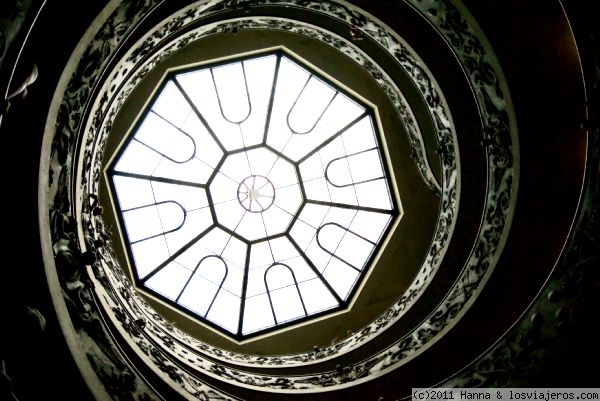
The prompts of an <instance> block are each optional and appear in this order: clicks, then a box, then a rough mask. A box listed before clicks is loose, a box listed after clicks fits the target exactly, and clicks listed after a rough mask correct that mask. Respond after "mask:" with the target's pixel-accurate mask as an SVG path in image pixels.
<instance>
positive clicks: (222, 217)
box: [109, 50, 400, 339]
mask: <svg viewBox="0 0 600 401" xmlns="http://www.w3.org/2000/svg"><path fill="white" fill-rule="evenodd" d="M382 146H383V141H382V140H381V137H380V134H379V132H378V127H377V124H376V119H375V110H374V109H373V108H372V107H371V106H369V105H366V104H365V103H364V102H363V101H361V100H359V99H358V98H357V97H356V96H353V95H351V94H350V93H348V92H347V91H345V90H343V89H342V88H340V87H338V86H336V84H334V82H333V81H332V80H331V79H330V78H326V77H325V76H323V74H320V73H318V72H317V71H316V70H314V69H313V68H312V67H310V66H308V65H307V64H306V63H304V62H302V61H301V60H300V59H299V58H298V57H297V56H295V55H292V54H291V53H289V52H287V51H284V50H276V51H269V52H266V53H260V54H253V55H251V56H246V57H241V58H238V59H229V60H227V61H219V62H215V63H212V64H204V65H202V66H196V67H193V68H185V69H178V70H176V71H171V72H170V73H169V74H167V75H166V77H165V78H164V79H163V81H162V83H161V84H160V86H159V88H158V89H157V91H156V95H155V96H154V98H153V99H152V100H151V101H150V103H149V105H148V107H147V108H146V109H145V110H144V112H143V113H142V115H141V117H140V119H139V120H138V121H137V123H136V125H135V126H134V127H133V129H132V130H131V133H130V134H129V136H128V137H127V138H126V140H125V142H124V144H123V146H122V147H121V148H120V150H119V151H118V153H117V155H116V157H115V158H114V159H113V162H112V163H111V165H110V167H109V177H110V184H111V190H112V191H113V198H114V199H115V203H116V205H115V207H116V209H117V211H118V214H119V219H120V225H121V228H122V231H123V238H124V242H125V244H126V248H127V250H128V254H129V259H130V261H131V264H132V271H133V275H134V278H135V281H136V285H137V286H139V287H140V288H142V289H143V290H144V291H146V292H149V293H151V294H153V295H154V296H157V297H159V298H160V299H162V300H163V301H165V302H166V303H168V304H170V305H171V306H173V307H174V308H177V309H179V310H181V311H183V312H184V313H187V314H189V315H191V316H193V317H195V318H196V319H198V320H200V321H202V322H204V323H206V324H208V325H210V326H212V327H214V328H216V329H218V330H219V331H221V332H224V333H225V334H227V335H229V336H231V337H233V338H236V339H242V338H245V337H248V336H251V335H257V334H260V333H265V332H266V331H269V330H273V329H278V328H281V327H283V326H286V325H290V324H295V323H298V322H300V321H306V320H309V319H312V318H315V317H319V316H322V315H324V314H326V313H330V312H333V311H336V310H340V309H343V308H346V307H347V306H348V304H349V303H350V301H351V299H352V297H353V296H354V294H355V292H356V290H357V287H358V285H359V284H360V282H361V280H362V279H363V277H364V276H365V273H366V271H367V270H368V268H369V266H370V264H371V262H372V259H373V257H374V255H375V254H376V252H377V250H378V248H379V247H380V246H381V243H382V242H383V241H384V239H385V237H386V235H387V234H388V231H389V229H390V227H391V226H392V225H393V223H394V220H395V219H397V218H398V217H399V214H400V213H399V207H398V201H397V199H396V195H395V193H394V190H393V186H392V184H391V181H390V176H389V172H388V167H387V161H386V160H385V152H384V150H383V148H382Z"/></svg>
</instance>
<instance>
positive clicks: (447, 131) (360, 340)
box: [86, 17, 460, 367]
mask: <svg viewBox="0 0 600 401" xmlns="http://www.w3.org/2000/svg"><path fill="white" fill-rule="evenodd" d="M277 24H280V26H281V28H280V29H285V30H287V31H290V30H291V31H294V32H296V31H297V32H298V33H300V34H303V35H306V36H311V37H323V35H326V36H327V41H329V42H331V43H332V44H333V45H334V46H335V47H336V48H338V49H340V51H344V52H346V53H347V55H348V56H350V57H352V58H353V59H355V60H357V61H358V62H359V63H360V64H362V65H368V66H370V68H374V67H373V66H375V65H376V64H375V63H374V62H373V61H371V60H370V59H369V58H368V56H366V55H364V54H361V52H360V51H358V50H357V49H356V48H355V46H352V45H351V44H349V43H348V41H345V40H343V39H341V38H339V37H337V36H335V35H332V34H330V33H327V32H326V31H324V30H322V29H318V28H316V27H314V26H310V25H308V24H300V23H296V22H294V21H290V20H285V19H276V18H265V17H263V18H257V17H254V18H250V19H248V18H246V19H244V18H242V19H237V20H234V21H226V22H221V23H220V25H218V26H217V27H213V26H212V25H211V26H204V27H202V28H199V29H196V30H194V31H191V32H189V33H187V34H185V35H183V36H180V37H178V41H181V42H183V45H185V44H187V43H190V42H192V41H194V40H197V39H199V36H200V35H211V34H215V33H216V32H226V31H227V30H232V29H234V28H237V29H244V28H245V29H252V28H254V29H258V28H263V29H264V28H266V27H270V28H271V29H274V28H275V27H276V26H277ZM175 25H177V26H180V25H182V24H180V23H178V24H175ZM202 29H203V30H204V31H205V32H201V30H202ZM157 31H159V32H161V34H160V36H159V37H160V38H162V37H163V36H164V30H161V29H160V28H158V29H157ZM155 40H156V39H153V35H152V34H149V35H148V39H147V40H146V42H147V44H146V45H145V47H142V48H143V49H144V48H153V50H155V53H154V54H153V56H151V57H149V58H148V59H147V60H146V61H145V63H144V64H143V65H142V66H138V67H137V68H135V67H134V65H135V64H136V62H133V61H131V60H130V59H131V57H129V58H128V57H127V56H126V57H125V58H128V59H129V62H125V63H123V64H122V65H121V67H120V68H121V70H127V71H137V70H138V69H139V70H140V71H141V72H140V73H136V74H135V75H134V76H133V78H132V82H131V83H125V84H123V85H124V86H125V87H129V88H131V87H134V86H135V85H136V84H137V83H138V82H139V81H140V80H141V79H142V78H143V76H144V74H145V73H146V72H148V71H149V70H151V69H152V68H153V66H154V65H157V64H158V63H159V62H160V61H161V60H162V59H163V58H164V57H166V55H165V54H164V53H167V54H168V53H170V52H174V51H176V50H178V49H179V48H180V47H181V46H175V45H174V43H175V44H177V43H178V42H177V41H176V42H174V43H173V42H168V43H167V44H165V47H164V48H163V50H162V53H161V50H160V49H161V48H160V47H158V46H157V44H156V43H154V41H155ZM379 40H380V41H383V39H379ZM183 45H182V46H183ZM164 49H166V50H164ZM399 50H403V58H402V60H401V63H403V64H404V67H405V68H408V69H410V70H411V73H412V74H414V79H415V80H419V83H422V81H423V80H427V79H430V80H433V78H432V77H431V76H429V77H425V76H422V75H421V72H422V71H424V70H426V67H425V66H423V65H420V64H419V61H418V59H417V58H416V57H417V56H416V55H413V54H411V51H410V50H409V48H408V47H407V45H405V44H403V43H394V44H393V46H392V47H391V49H390V50H389V51H390V52H392V51H399ZM129 54H130V55H132V54H133V55H134V56H136V57H138V58H139V57H140V56H139V55H140V54H144V55H146V56H147V52H146V51H144V50H142V51H140V50H137V49H134V50H132V51H130V53H129ZM411 56H412V57H411ZM134 58H135V57H134ZM415 65H419V68H418V69H416V68H414V66H415ZM409 67H410V68H409ZM374 73H377V74H378V81H379V83H380V85H381V86H382V87H384V88H386V91H387V93H388V95H389V96H390V97H391V98H392V99H393V103H394V104H395V105H396V107H397V108H398V110H399V113H404V118H403V121H405V122H406V123H408V124H410V125H411V126H413V127H416V124H415V123H414V122H412V121H411V113H410V108H409V106H408V104H407V103H406V101H405V100H404V99H403V97H402V95H401V92H400V91H399V89H398V88H397V87H396V86H395V85H394V83H393V82H392V81H391V79H389V78H386V74H385V71H381V70H377V69H376V70H375V72H374ZM124 75H125V74H123V73H121V72H120V71H119V70H117V71H116V72H114V73H112V77H113V78H112V79H111V80H110V82H111V85H113V86H114V85H115V82H119V78H118V77H121V76H124ZM421 87H422V88H423V90H424V91H425V93H423V96H424V97H425V96H428V95H429V93H428V91H429V90H430V88H436V87H437V85H435V83H431V82H430V83H429V84H426V85H422V86H421ZM129 90H130V89H129ZM129 90H128V89H122V91H121V92H120V94H119V98H120V99H121V100H124V99H125V98H126V97H127V94H128V93H129ZM431 97H433V98H438V99H443V96H441V94H439V93H436V94H435V95H432V96H431ZM118 106H119V105H118V103H116V104H113V108H111V109H110V110H109V111H108V112H107V113H106V114H107V115H109V116H114V115H115V114H116V111H113V110H114V108H117V109H118ZM446 110H447V106H445V104H444V103H443V102H441V103H438V104H435V105H434V106H432V109H431V110H430V112H431V113H432V114H437V117H436V119H437V120H438V121H440V122H441V123H440V125H439V132H438V135H439V141H440V142H441V143H446V144H448V146H451V147H454V148H455V147H456V145H449V144H450V143H455V142H456V140H455V139H452V136H453V135H455V134H454V133H453V131H454V129H453V126H452V123H451V118H450V116H449V115H448V114H447V112H446ZM106 127H110V117H109V120H108V122H106V121H105V122H104V126H103V128H102V129H106V130H107V131H108V128H106ZM86 131H87V132H93V131H94V129H93V128H92V127H90V128H89V129H88V130H86ZM100 148H101V147H100ZM445 162H446V163H445V164H444V174H443V182H444V184H443V185H444V192H443V195H442V197H443V198H442V202H443V203H444V204H445V205H446V208H445V210H444V212H443V213H442V214H443V215H444V218H443V219H442V223H439V224H438V232H437V234H435V235H434V238H437V239H438V240H437V242H435V243H434V244H433V245H432V247H431V249H430V253H429V256H428V257H427V260H426V262H425V263H424V265H423V267H422V268H421V271H420V272H419V274H418V275H417V277H416V278H415V279H414V281H413V285H411V287H410V288H409V289H408V290H407V292H406V294H407V295H405V296H404V297H403V298H402V299H400V300H399V301H398V302H397V303H396V306H395V307H393V309H392V310H388V311H387V312H386V313H385V315H384V316H383V317H382V318H380V319H377V320H376V321H375V322H373V323H372V324H371V325H369V326H368V327H366V328H365V329H364V330H362V331H361V332H358V333H357V334H355V335H354V336H352V337H350V338H348V339H344V340H342V341H341V342H340V343H338V344H335V345H334V346H330V347H324V348H322V349H321V352H320V353H319V354H318V355H317V356H316V357H315V354H314V353H308V354H299V355H282V356H276V357H268V356H260V357H258V356H251V355H243V354H242V355H239V354H235V353H232V352H226V351H223V350H213V348H212V347H207V346H206V345H205V344H203V343H201V342H198V341H197V340H195V339H194V338H191V337H190V336H189V335H185V334H184V333H180V332H178V331H177V330H175V331H171V328H170V327H169V325H168V324H167V325H166V326H165V323H164V322H162V326H163V327H162V330H163V331H165V330H166V331H167V332H169V334H170V335H171V336H177V337H179V338H180V340H181V342H182V343H190V344H191V346H190V350H198V349H199V350H201V352H203V353H207V356H209V357H214V358H218V359H219V360H223V361H228V362H230V363H235V364H239V365H241V366H244V365H247V366H253V365H258V366H261V367H269V366H271V367H282V366H294V365H300V364H302V365H306V364H312V363H318V362H322V361H324V360H328V359H331V358H334V357H335V356H337V355H340V354H341V353H345V352H349V351H351V350H352V349H354V348H355V347H356V346H360V345H363V344H364V343H365V342H366V341H368V340H369V339H372V338H374V337H375V336H376V335H378V334H380V333H381V330H383V329H385V328H387V327H390V326H391V325H392V324H393V323H394V322H395V321H397V320H398V319H400V318H401V316H402V315H403V314H404V313H405V312H406V311H407V310H408V308H410V306H412V305H413V304H414V303H415V302H416V301H417V300H418V297H419V296H420V294H421V293H422V291H423V290H424V289H425V288H426V286H427V284H428V283H429V282H430V281H431V279H432V278H433V276H434V273H435V271H436V269H437V267H438V266H439V263H440V262H441V260H442V259H443V253H444V250H445V247H446V246H447V244H448V242H449V240H450V238H451V235H449V233H451V231H452V226H453V224H454V223H453V221H454V218H455V216H456V208H457V207H458V199H457V194H458V193H459V191H458V189H457V187H458V185H459V181H458V180H457V179H456V177H458V176H459V175H460V174H458V173H457V172H456V171H454V168H455V167H454V166H455V163H457V162H458V160H457V159H453V158H451V157H450V158H447V159H446V160H445ZM90 182H91V181H90ZM95 190H96V188H91V189H90V192H91V193H93V192H94V191H95ZM117 280H119V279H118V278H117ZM134 299H136V295H135V293H133V292H132V293H131V294H129V295H128V301H127V303H131V302H133V300H134ZM134 309H137V313H139V311H140V310H145V312H144V318H145V319H147V320H148V321H151V320H153V319H154V318H153V315H155V313H154V312H153V311H152V309H151V308H148V306H147V305H145V303H144V302H140V303H139V304H138V305H137V306H132V312H133V310H134ZM133 313H136V312H133ZM159 323H161V322H159Z"/></svg>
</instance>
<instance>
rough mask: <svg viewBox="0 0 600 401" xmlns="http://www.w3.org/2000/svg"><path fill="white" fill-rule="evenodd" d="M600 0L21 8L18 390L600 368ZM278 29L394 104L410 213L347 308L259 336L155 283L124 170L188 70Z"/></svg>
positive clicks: (15, 236) (546, 381)
mask: <svg viewBox="0 0 600 401" xmlns="http://www.w3.org/2000/svg"><path fill="white" fill-rule="evenodd" d="M591 3H593V1H588V2H586V1H581V0H580V1H577V0H562V1H561V0H552V1H548V0H544V1H541V0H540V1H529V2H523V1H517V0H503V1H496V0H486V1H481V0H460V1H459V0H382V1H363V0H356V1H341V0H335V1H333V0H332V1H303V0H247V1H224V0H203V1H195V2H194V1H192V0H168V1H159V0H157V1H153V0H112V1H105V0H90V1H88V2H85V5H84V4H82V3H77V2H75V1H72V0H68V1H52V0H46V1H36V0H23V1H18V2H8V3H6V4H2V5H1V6H0V28H1V29H2V30H1V31H0V34H1V35H2V37H1V38H0V40H1V42H0V51H1V53H0V57H1V58H0V62H1V66H0V67H1V68H0V88H1V89H2V90H3V96H4V97H3V99H5V101H4V103H3V107H2V110H1V112H2V115H1V120H0V131H1V132H2V135H3V138H5V139H7V140H8V145H7V147H6V148H5V149H7V151H9V153H12V154H9V156H8V157H7V158H6V163H5V166H6V170H7V171H8V174H7V179H8V183H7V185H6V186H5V188H6V191H5V196H4V201H5V206H4V210H5V211H6V212H7V213H8V214H7V216H6V218H5V221H6V225H5V227H6V228H7V234H8V235H7V236H5V238H6V239H5V250H6V251H7V253H8V254H9V255H10V256H9V257H8V258H7V261H9V263H6V264H5V267H4V272H3V276H2V291H1V292H2V297H3V298H2V301H3V303H2V306H3V309H2V310H3V312H4V316H5V323H4V325H3V330H2V347H1V348H0V351H1V354H0V358H1V360H2V382H1V385H0V391H1V394H2V399H7V400H10V399H12V400H37V399H61V398H64V397H66V396H68V397H69V398H71V399H78V400H92V399H97V400H169V401H171V400H178V399H182V400H183V399H187V400H202V401H206V400H277V401H280V400H288V399H290V400H316V399H319V400H321V399H324V400H359V401H363V400H364V401H368V400H380V401H383V400H386V401H387V400H400V399H408V398H410V397H411V389H413V388H427V387H600V386H599V384H600V378H599V377H598V375H597V372H595V371H594V370H593V369H589V368H588V366H594V364H595V362H596V361H597V360H598V358H599V357H600V352H599V351H600V347H599V346H598V341H597V335H596V333H597V331H596V330H597V327H598V325H597V320H598V319H597V310H598V308H599V307H600V302H599V301H600V296H599V295H598V294H600V277H599V269H598V266H599V255H600V245H599V242H598V241H600V233H599V232H598V226H599V224H598V218H599V214H598V211H599V209H598V204H599V202H598V182H599V179H598V178H599V157H600V154H599V150H600V146H599V136H600V134H599V127H600V125H599V124H598V111H599V110H600V108H599V101H598V100H599V98H598V94H599V88H598V85H599V82H600V80H599V77H600V75H599V71H600V70H599V65H600V63H599V62H598V60H599V59H598V54H599V53H598V43H597V40H598V38H599V36H598V32H597V30H596V28H595V27H594V23H595V21H593V19H594V18H593V17H594V15H593V12H592V4H591ZM264 49H285V51H289V52H292V53H293V54H295V55H298V57H299V58H301V59H302V60H304V62H306V64H307V65H310V66H311V68H314V69H315V70H318V71H320V72H322V73H323V74H324V75H326V76H327V77H330V79H331V80H332V81H335V82H340V83H341V85H343V86H344V88H346V89H345V90H347V91H348V93H353V94H356V96H358V97H360V98H361V99H365V101H366V102H367V103H368V104H372V105H373V108H374V110H376V112H377V116H378V117H377V118H378V120H377V121H378V122H379V124H380V125H379V127H380V128H381V131H382V138H383V139H382V143H385V146H386V147H385V150H384V151H382V152H383V154H385V157H387V158H388V161H387V162H386V163H388V164H387V166H388V168H389V173H390V175H391V176H392V177H393V179H392V181H393V182H394V191H396V192H397V197H398V200H399V204H400V205H401V206H400V210H401V213H400V215H399V219H398V221H397V223H396V224H395V225H393V227H392V228H391V229H390V231H389V234H387V236H386V237H385V238H383V240H382V244H381V245H380V246H378V247H377V248H376V249H375V250H374V251H373V257H372V259H369V263H368V264H367V266H366V267H365V269H366V270H365V271H366V273H365V275H364V279H361V280H362V281H360V282H359V281H357V283H358V284H357V288H356V290H353V291H352V292H351V295H350V296H349V298H348V300H347V302H343V303H342V307H340V308H338V309H336V310H335V311H334V313H330V314H327V313H320V314H317V315H315V316H316V317H317V318H316V319H312V320H311V319H310V316H309V317H307V318H306V319H301V320H299V321H298V322H290V323H289V324H286V325H282V326H281V327H279V328H278V329H277V330H274V331H268V332H264V333H261V335H258V336H255V337H252V338H247V339H246V338H240V337H235V336H233V337H232V336H227V335H224V334H223V333H222V332H221V331H219V330H215V327H214V325H212V324H210V322H206V321H204V320H202V319H197V318H195V317H194V316H193V315H190V314H188V313H186V312H185V311H182V310H181V309H178V308H177V305H175V303H174V302H170V301H169V299H167V298H166V297H164V296H160V294H156V293H151V292H148V291H147V290H145V289H144V288H141V285H140V282H139V280H136V279H135V270H133V269H132V267H131V264H132V253H131V252H130V251H129V250H128V248H127V247H128V243H127V240H126V238H127V237H126V231H125V227H124V224H123V219H122V217H120V215H119V208H118V207H117V206H116V205H115V204H114V203H113V201H114V196H115V195H114V194H113V193H111V186H110V182H109V176H108V175H107V173H106V171H107V170H108V169H109V167H108V166H109V164H110V163H109V162H110V159H111V158H112V157H113V155H114V154H116V152H118V150H119V149H120V148H121V147H122V146H123V145H122V144H123V143H126V139H127V137H128V136H129V135H130V133H131V132H132V130H133V128H132V127H135V126H136V124H137V123H139V121H140V118H143V116H144V115H145V114H144V113H145V110H146V108H147V106H148V104H149V102H150V100H149V99H151V98H152V96H153V94H154V93H155V92H156V88H157V86H158V85H159V84H160V83H161V82H162V80H163V79H164V77H165V76H166V74H168V73H169V71H172V70H173V69H177V68H182V67H185V66H190V65H206V64H207V63H213V62H215V60H223V59H224V58H231V57H238V56H239V55H247V54H255V53H256V52H261V51H264ZM356 185H360V184H356ZM254 196H258V195H256V194H255V195H254ZM9 201H10V203H9ZM215 224H217V225H218V223H215ZM317 235H318V234H317ZM165 236H166V234H165ZM302 251H305V252H306V253H308V250H307V249H302ZM300 253H301V255H300V257H302V258H308V257H307V256H306V255H305V254H303V253H302V252H300ZM334 254H335V251H333V252H332V256H334V257H335V255H334ZM296 287H298V284H297V283H296ZM298 288H300V287H298ZM267 293H268V288H267ZM298 293H300V290H299V289H298ZM273 314H275V312H273Z"/></svg>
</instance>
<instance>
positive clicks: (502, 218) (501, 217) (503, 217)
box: [54, 122, 511, 246]
mask: <svg viewBox="0 0 600 401" xmlns="http://www.w3.org/2000/svg"><path fill="white" fill-rule="evenodd" d="M487 123H489V122H486V124H487ZM488 125H489V124H488ZM492 128H493V127H492ZM54 156H56V154H55V155H54ZM500 156H501V155H500ZM494 157H498V155H494ZM63 177H64V176H63ZM503 178H504V177H503ZM510 199H511V198H510V196H509V197H508V203H510ZM499 218H500V220H505V219H506V216H502V215H500V216H499ZM502 222H503V221H502ZM484 228H489V227H484ZM495 246H498V244H496V245H495Z"/></svg>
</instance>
